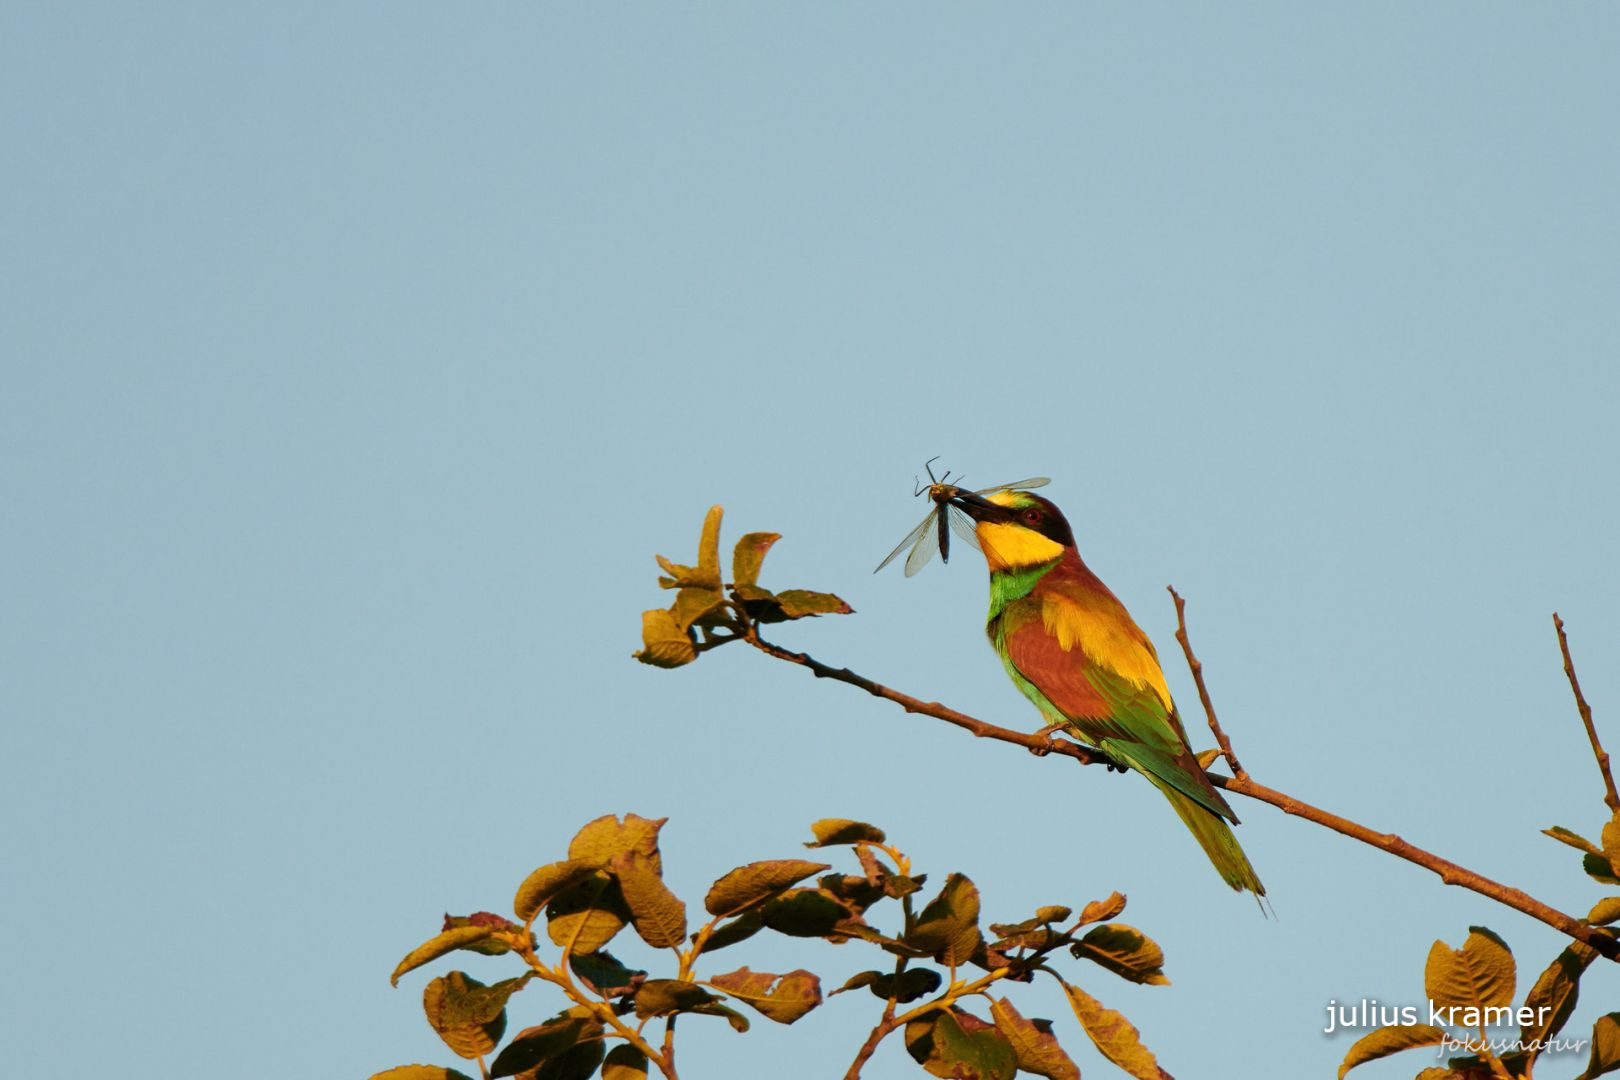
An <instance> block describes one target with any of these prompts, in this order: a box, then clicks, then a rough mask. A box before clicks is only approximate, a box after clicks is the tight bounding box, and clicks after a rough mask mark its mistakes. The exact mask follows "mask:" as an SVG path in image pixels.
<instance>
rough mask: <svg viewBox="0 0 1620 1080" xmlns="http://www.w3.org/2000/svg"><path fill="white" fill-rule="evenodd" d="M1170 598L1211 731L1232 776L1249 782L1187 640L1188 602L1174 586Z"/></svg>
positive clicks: (1246, 771) (1168, 586)
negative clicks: (1223, 728)
mask: <svg viewBox="0 0 1620 1080" xmlns="http://www.w3.org/2000/svg"><path fill="white" fill-rule="evenodd" d="M1165 588H1167V589H1169V590H1170V596H1171V597H1172V598H1173V599H1174V600H1175V602H1176V640H1177V641H1179V642H1181V651H1182V652H1183V653H1185V654H1186V657H1187V666H1188V667H1189V668H1191V669H1192V677H1193V682H1194V683H1195V684H1196V685H1197V686H1198V700H1199V701H1201V702H1203V704H1204V715H1205V716H1207V717H1208V718H1209V730H1210V731H1212V732H1214V733H1215V742H1216V743H1217V744H1218V745H1219V746H1220V748H1221V756H1222V757H1223V758H1225V759H1226V763H1227V764H1228V765H1230V766H1231V767H1232V775H1233V776H1235V777H1237V778H1238V779H1239V780H1247V779H1248V778H1249V772H1248V770H1247V769H1245V768H1244V767H1243V766H1242V765H1240V764H1238V759H1237V755H1236V754H1235V753H1233V752H1232V740H1231V739H1228V738H1227V737H1226V732H1225V731H1223V730H1221V722H1220V721H1219V720H1217V719H1215V704H1214V702H1212V701H1210V699H1209V688H1208V687H1206V686H1205V685H1204V665H1203V664H1202V663H1201V662H1200V661H1199V659H1198V657H1196V656H1194V655H1193V650H1192V642H1191V641H1189V640H1188V638H1187V601H1185V600H1183V599H1182V598H1181V594H1180V593H1178V592H1176V587H1175V586H1174V585H1166V586H1165Z"/></svg>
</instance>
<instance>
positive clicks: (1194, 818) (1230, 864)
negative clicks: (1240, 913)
mask: <svg viewBox="0 0 1620 1080" xmlns="http://www.w3.org/2000/svg"><path fill="white" fill-rule="evenodd" d="M1147 778H1148V779H1149V780H1151V781H1153V786H1154V787H1156V788H1158V789H1159V790H1160V791H1162V792H1164V797H1165V798H1167V799H1169V800H1170V805H1171V806H1173V807H1175V808H1176V813H1177V814H1179V815H1180V816H1181V820H1182V821H1183V822H1184V823H1185V824H1186V826H1187V829H1188V831H1190V832H1191V833H1192V834H1193V837H1194V839H1196V840H1197V841H1198V846H1199V847H1201V848H1203V849H1204V854H1205V855H1208V856H1209V861H1210V862H1212V863H1214V864H1215V869H1216V870H1218V871H1220V875H1221V880H1222V881H1225V882H1226V883H1227V884H1228V885H1230V886H1232V888H1234V889H1248V890H1249V891H1250V892H1252V893H1254V895H1255V898H1256V899H1258V898H1260V897H1262V896H1264V895H1266V887H1265V886H1264V885H1262V884H1260V878H1259V876H1258V875H1256V874H1255V872H1254V867H1252V866H1250V865H1249V857H1248V856H1247V855H1245V854H1243V848H1242V847H1240V846H1239V845H1238V840H1237V837H1236V836H1234V835H1233V834H1232V827H1231V826H1230V825H1228V824H1227V823H1226V822H1225V821H1223V820H1221V819H1220V818H1219V817H1216V816H1215V815H1214V814H1212V813H1210V812H1209V811H1208V810H1206V809H1204V807H1203V806H1202V805H1200V804H1199V803H1197V802H1195V801H1194V800H1192V799H1189V798H1188V797H1187V796H1185V795H1183V794H1182V793H1181V792H1179V791H1177V790H1176V789H1175V788H1173V787H1171V786H1170V785H1169V784H1166V783H1164V782H1163V781H1161V780H1160V779H1159V778H1158V777H1156V776H1154V775H1153V774H1151V773H1149V774H1147ZM1263 908H1264V905H1262V910H1263Z"/></svg>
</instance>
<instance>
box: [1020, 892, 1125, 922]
mask: <svg viewBox="0 0 1620 1080" xmlns="http://www.w3.org/2000/svg"><path fill="white" fill-rule="evenodd" d="M1115 895H1118V894H1117V893H1116V894H1115ZM1073 914H1074V909H1073V908H1066V907H1064V906H1063V905H1062V904H1047V905H1046V906H1045V907H1038V908H1036V909H1035V917H1036V918H1037V919H1039V920H1040V921H1041V922H1043V923H1046V924H1047V925H1048V926H1050V925H1052V924H1053V923H1060V922H1068V921H1069V916H1070V915H1073Z"/></svg>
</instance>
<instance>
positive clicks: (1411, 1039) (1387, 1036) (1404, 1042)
mask: <svg viewBox="0 0 1620 1080" xmlns="http://www.w3.org/2000/svg"><path fill="white" fill-rule="evenodd" d="M1445 1037H1446V1033H1445V1032H1444V1031H1443V1030H1441V1029H1440V1028H1437V1027H1433V1026H1431V1025H1429V1024H1401V1025H1399V1026H1394V1027H1381V1028H1379V1029H1378V1030H1376V1031H1369V1032H1368V1033H1367V1034H1365V1035H1363V1036H1362V1037H1361V1038H1359V1039H1357V1040H1356V1041H1355V1043H1354V1044H1352V1045H1351V1047H1350V1052H1349V1053H1347V1054H1345V1055H1344V1061H1343V1062H1341V1063H1340V1064H1339V1080H1344V1074H1345V1073H1347V1072H1349V1071H1350V1070H1351V1069H1353V1068H1355V1067H1356V1066H1357V1065H1362V1064H1365V1063H1366V1062H1369V1061H1375V1060H1377V1059H1378V1058H1381V1057H1388V1056H1389V1055H1390V1054H1394V1053H1398V1052H1400V1051H1402V1050H1410V1049H1412V1048H1413V1047H1415V1046H1439V1045H1440V1040H1441V1039H1443V1038H1445Z"/></svg>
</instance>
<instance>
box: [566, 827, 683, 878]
mask: <svg viewBox="0 0 1620 1080" xmlns="http://www.w3.org/2000/svg"><path fill="white" fill-rule="evenodd" d="M668 820H669V818H667V817H661V818H657V819H653V818H644V817H641V816H639V815H637V814H626V815H624V820H623V821H620V820H619V819H618V818H617V817H615V816H614V815H612V814H604V815H602V816H601V817H599V818H597V819H595V820H594V821H588V822H586V823H585V826H584V827H583V828H581V829H580V830H579V832H577V833H575V834H574V838H573V839H572V840H570V841H569V842H568V857H569V858H570V859H581V860H584V861H587V862H590V863H592V864H593V865H595V866H596V867H598V868H601V867H605V866H607V864H608V863H610V862H612V861H613V856H615V855H620V854H624V853H627V852H633V853H636V854H641V855H645V856H647V857H648V858H649V859H651V860H652V871H653V873H655V874H663V872H664V864H663V860H662V859H661V857H660V856H659V854H658V831H659V830H660V829H662V828H663V827H664V823H665V822H666V821H668Z"/></svg>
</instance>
